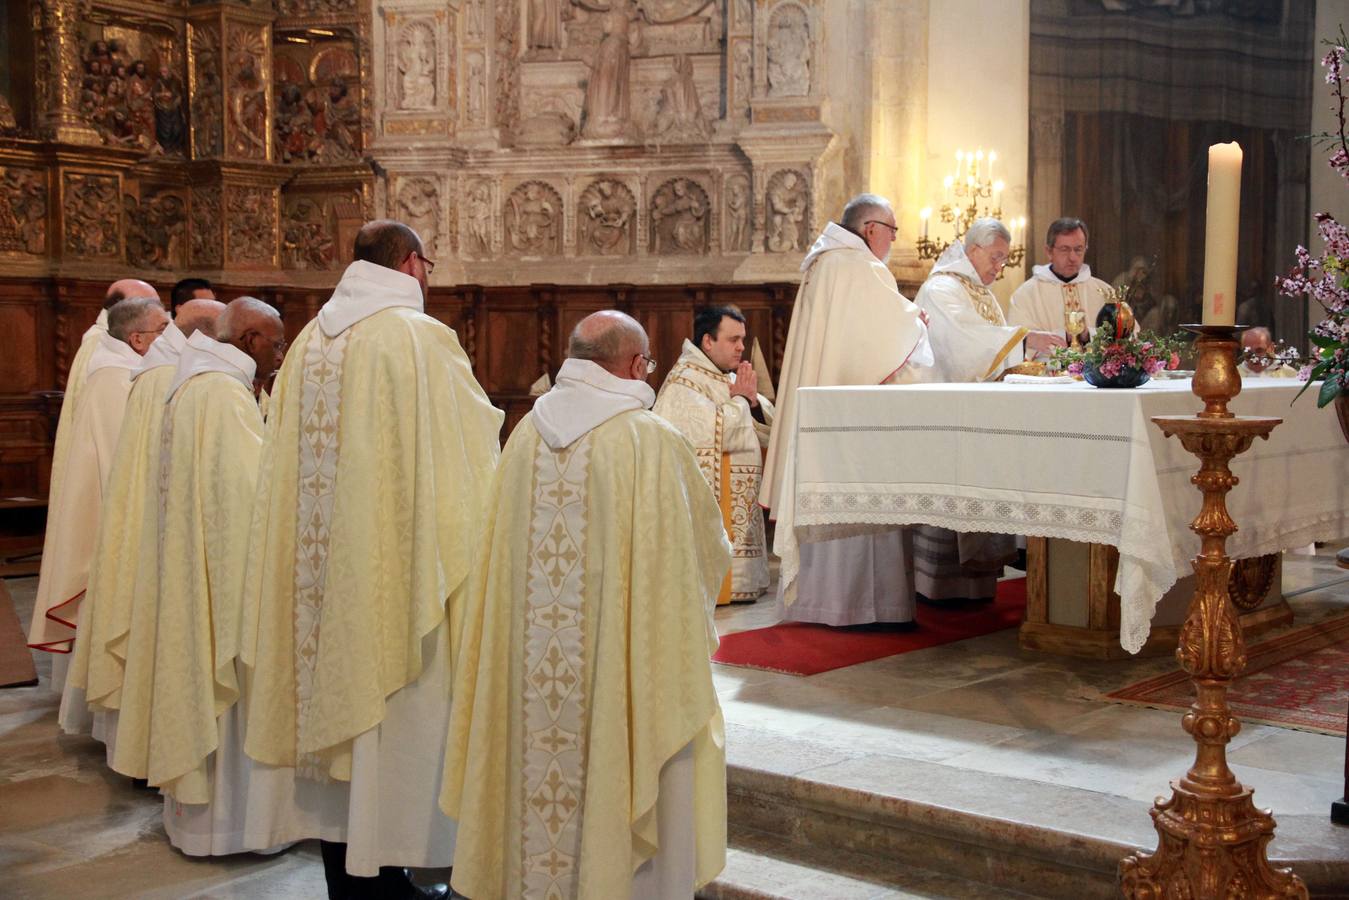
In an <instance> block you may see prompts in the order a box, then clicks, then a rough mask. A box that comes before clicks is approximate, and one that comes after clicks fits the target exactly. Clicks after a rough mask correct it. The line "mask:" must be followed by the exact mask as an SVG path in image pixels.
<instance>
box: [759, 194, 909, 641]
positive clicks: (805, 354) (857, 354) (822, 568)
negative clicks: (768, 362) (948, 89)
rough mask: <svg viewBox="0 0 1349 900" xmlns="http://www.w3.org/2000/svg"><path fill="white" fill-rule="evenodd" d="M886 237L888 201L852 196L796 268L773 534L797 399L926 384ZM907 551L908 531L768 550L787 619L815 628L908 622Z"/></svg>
mask: <svg viewBox="0 0 1349 900" xmlns="http://www.w3.org/2000/svg"><path fill="white" fill-rule="evenodd" d="M895 232H896V225H895V213H894V210H893V209H892V208H891V206H890V201H889V200H886V199H885V198H884V197H880V196H878V195H876V194H860V195H858V196H857V197H854V198H853V199H852V200H851V201H849V203H848V205H847V206H846V207H845V208H844V210H843V216H842V218H841V220H840V221H839V222H837V223H835V222H830V223H829V224H828V225H826V226H825V229H824V231H823V233H821V234H820V236H819V238H817V239H816V241H815V245H814V246H813V247H812V248H811V250H810V252H809V253H808V254H807V255H806V258H805V260H804V261H803V262H802V263H801V272H802V279H801V288H800V290H799V291H798V292H797V295H796V305H795V306H794V307H793V308H792V321H791V326H790V328H789V329H788V331H787V349H786V353H785V354H784V357H783V361H782V373H781V375H780V377H779V383H778V401H779V402H778V416H777V421H776V422H775V423H774V426H773V434H772V437H771V438H770V439H769V442H768V457H767V461H766V462H765V464H764V490H763V495H762V499H761V500H760V502H761V503H762V504H763V505H764V507H766V508H768V509H770V510H771V511H772V512H771V515H772V517H773V518H774V519H775V520H777V523H778V532H777V533H778V535H779V536H785V534H786V533H787V531H789V530H790V529H791V527H792V522H791V520H792V517H793V511H792V503H793V498H792V496H791V494H790V492H791V485H792V483H793V480H794V478H793V476H792V474H791V472H792V468H791V467H792V463H793V459H792V456H793V454H794V453H795V446H794V434H793V432H794V431H795V427H796V392H797V390H798V389H799V388H803V387H818V386H824V385H877V384H912V383H918V382H923V381H930V380H933V377H934V374H935V373H934V369H933V365H934V360H933V354H932V347H931V346H930V344H929V343H928V327H927V324H926V321H925V318H926V317H925V316H924V315H923V314H922V312H921V311H920V310H919V309H918V307H917V306H915V305H914V304H913V303H911V302H910V301H909V299H908V298H907V297H905V296H904V295H903V294H901V293H900V292H899V288H898V285H896V283H895V276H894V275H892V274H891V273H890V270H889V268H888V267H887V266H886V265H885V259H886V258H887V257H888V256H889V255H890V246H891V244H893V243H894V240H895ZM908 541H909V538H908V534H907V531H906V530H905V529H901V528H894V529H890V530H887V531H884V532H881V533H879V534H868V535H861V536H858V537H848V538H840V539H837V540H832V541H820V542H815V543H803V544H801V549H800V558H799V560H798V559H797V558H796V557H795V556H794V555H793V554H792V550H791V548H790V547H789V546H787V542H786V541H785V540H783V539H778V540H776V545H775V546H774V548H773V549H774V550H775V551H776V552H777V554H778V555H779V556H780V557H782V572H783V574H782V579H781V584H780V587H779V591H780V593H781V594H782V597H783V600H784V603H785V607H786V608H785V612H784V615H785V616H786V617H787V618H788V619H791V620H795V621H800V622H816V623H820V624H824V625H864V624H870V623H873V622H889V623H895V624H903V623H907V622H912V621H913V617H914V595H913V568H912V561H911V559H910V553H909V551H908ZM784 554H787V555H785V556H784ZM798 567H799V575H798V574H796V573H797V570H798Z"/></svg>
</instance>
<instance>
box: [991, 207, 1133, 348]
mask: <svg viewBox="0 0 1349 900" xmlns="http://www.w3.org/2000/svg"><path fill="white" fill-rule="evenodd" d="M1086 255H1087V225H1086V223H1085V222H1083V221H1082V220H1081V219H1074V218H1062V219H1055V220H1054V221H1053V222H1052V223H1050V226H1049V231H1048V232H1047V233H1046V235H1045V256H1046V257H1047V258H1048V260H1049V262H1048V264H1047V265H1040V266H1035V267H1034V268H1033V269H1031V277H1030V278H1029V279H1028V280H1026V281H1024V282H1022V284H1021V286H1020V287H1018V288H1017V289H1016V290H1015V291H1013V292H1012V301H1011V305H1010V307H1009V308H1008V310H1007V323H1008V324H1009V325H1021V326H1024V327H1025V328H1027V329H1029V331H1030V333H1029V334H1027V335H1026V348H1025V349H1026V357H1027V358H1037V357H1038V358H1045V357H1049V356H1050V355H1052V353H1053V349H1054V347H1061V346H1064V345H1065V344H1066V343H1067V342H1066V341H1065V340H1064V339H1063V338H1064V336H1065V335H1067V334H1068V325H1067V323H1068V322H1069V314H1070V313H1073V312H1079V313H1082V316H1081V317H1080V318H1081V322H1082V329H1081V331H1079V332H1078V333H1077V334H1076V335H1069V336H1073V337H1077V338H1078V340H1079V341H1081V342H1082V343H1086V342H1087V341H1088V340H1090V339H1091V335H1093V334H1095V332H1096V317H1097V316H1098V315H1100V312H1101V307H1103V306H1105V305H1106V304H1107V303H1113V302H1114V296H1113V291H1112V289H1111V287H1110V285H1108V284H1106V283H1105V282H1104V281H1102V280H1101V279H1099V278H1094V277H1092V274H1091V266H1089V265H1087V264H1086V262H1085V260H1086ZM1037 332H1039V334H1037ZM1051 338H1058V340H1052V339H1051Z"/></svg>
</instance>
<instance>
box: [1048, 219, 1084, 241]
mask: <svg viewBox="0 0 1349 900" xmlns="http://www.w3.org/2000/svg"><path fill="white" fill-rule="evenodd" d="M1074 231H1080V232H1082V237H1083V238H1084V239H1085V240H1088V241H1090V240H1091V235H1090V234H1089V233H1088V232H1087V223H1086V222H1083V221H1082V220H1081V219H1078V218H1074V217H1073V216H1064V217H1063V218H1061V219H1055V220H1054V221H1052V222H1050V223H1049V230H1048V231H1046V232H1045V246H1046V247H1053V246H1054V240H1055V239H1056V238H1058V236H1059V235H1061V234H1072V233H1073V232H1074Z"/></svg>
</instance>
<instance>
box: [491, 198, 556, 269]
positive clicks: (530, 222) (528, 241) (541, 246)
mask: <svg viewBox="0 0 1349 900" xmlns="http://www.w3.org/2000/svg"><path fill="white" fill-rule="evenodd" d="M502 214H503V218H504V224H505V229H506V243H507V245H508V246H509V248H510V249H511V250H512V251H514V252H517V253H523V254H526V255H529V256H546V255H556V254H558V253H561V252H562V197H561V196H560V195H559V194H558V192H557V191H556V190H554V189H553V188H552V187H551V186H550V185H547V184H544V183H543V182H542V181H526V182H525V183H524V184H522V185H520V186H519V187H517V188H516V189H515V190H513V191H511V195H510V196H509V197H507V198H506V205H505V208H504V209H503V211H502Z"/></svg>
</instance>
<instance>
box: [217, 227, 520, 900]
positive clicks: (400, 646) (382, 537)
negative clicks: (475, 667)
mask: <svg viewBox="0 0 1349 900" xmlns="http://www.w3.org/2000/svg"><path fill="white" fill-rule="evenodd" d="M423 251H424V248H423V246H422V243H421V239H420V238H419V237H418V236H417V235H416V233H415V232H414V231H412V230H411V229H410V228H408V227H407V226H406V225H403V224H402V223H398V222H392V221H388V220H380V221H376V222H370V223H367V224H366V225H365V226H363V227H362V228H361V231H360V232H359V234H358V236H357V238H356V246H355V251H354V256H355V257H356V261H355V262H353V263H351V264H350V265H349V266H348V267H347V268H346V270H345V271H344V272H343V274H342V279H341V281H340V282H339V283H338V285H337V288H336V290H335V291H334V292H333V295H332V297H331V298H329V299H328V301H327V302H326V303H325V304H324V305H323V307H322V309H320V310H319V314H318V316H317V318H316V319H315V320H314V321H312V322H310V323H309V324H308V325H307V326H305V328H304V330H302V331H301V332H300V334H299V335H298V336H297V337H296V339H295V341H294V343H293V344H292V346H291V348H290V351H289V353H288V354H287V355H286V361H285V363H284V364H283V365H282V367H281V369H280V371H279V372H278V374H277V377H276V382H275V387H274V390H273V393H272V400H271V404H270V407H269V410H268V415H267V437H266V443H265V445H264V448H263V456H262V463H261V468H260V470H259V475H258V491H257V497H256V501H255V509H254V517H253V524H252V533H251V539H250V549H249V553H248V561H247V574H246V576H245V582H244V610H243V621H244V631H243V637H242V639H241V647H240V654H241V657H242V659H243V661H244V663H245V664H246V665H248V666H249V667H250V669H251V670H252V679H253V681H252V683H253V689H252V690H251V691H250V692H249V693H248V696H247V698H246V700H247V703H246V713H247V726H246V728H245V744H244V749H245V751H246V752H247V753H248V755H249V756H250V757H251V758H252V759H253V760H255V761H257V762H260V763H265V764H267V765H270V766H281V767H293V768H295V769H296V770H297V771H296V778H295V789H294V793H293V796H291V797H288V798H284V805H285V806H286V809H285V810H284V811H269V812H268V815H270V816H271V817H272V818H271V820H270V824H269V825H268V826H267V827H269V828H271V829H272V831H271V834H272V838H273V840H272V841H271V843H273V844H279V843H282V842H285V841H292V840H301V839H304V838H311V837H319V838H321V839H322V840H323V841H324V842H326V843H328V844H333V845H337V846H335V847H329V848H325V872H326V874H327V876H328V879H329V884H330V886H332V887H333V889H334V890H335V891H336V892H338V893H341V892H345V891H348V890H349V889H350V887H349V886H348V885H346V884H343V883H341V882H342V881H343V880H344V879H345V878H346V877H348V876H360V877H366V876H370V877H374V876H377V875H378V873H379V869H380V867H381V866H390V867H392V866H413V867H426V866H448V865H451V864H452V863H453V860H454V822H453V821H451V820H449V819H447V818H446V817H445V816H444V815H443V814H441V812H440V811H439V809H438V808H437V807H436V804H435V798H436V795H437V794H438V793H439V787H440V769H441V766H440V761H441V757H442V753H441V750H442V748H443V741H444V735H445V724H446V722H447V720H448V717H449V706H450V695H449V673H450V671H451V662H452V656H451V654H452V653H453V650H454V648H455V647H456V646H457V644H458V642H457V640H456V639H455V636H454V634H453V633H452V626H453V620H452V617H451V616H450V614H449V610H450V609H451V608H452V607H453V605H454V602H455V601H454V598H455V595H456V593H457V592H458V591H459V590H460V589H461V588H462V586H463V584H464V580H465V579H466V577H467V576H468V571H469V568H470V566H471V564H472V563H473V561H474V558H475V553H476V550H477V542H478V537H479V533H480V531H481V528H482V514H483V508H484V504H485V500H486V496H487V489H488V485H489V484H490V481H491V474H492V471H493V470H494V469H495V468H496V460H497V455H498V453H499V451H500V443H499V437H498V435H499V433H500V429H501V423H502V419H503V416H502V413H501V412H500V411H499V410H497V409H495V408H494V407H493V406H492V405H491V403H490V402H489V401H488V399H487V395H486V394H485V393H484V392H483V390H482V387H481V386H480V385H479V384H478V382H477V381H476V380H475V379H474V377H473V369H472V365H471V363H470V362H469V359H468V356H467V354H465V353H464V351H463V349H462V348H461V347H460V345H459V341H458V338H457V337H456V336H455V334H454V332H453V331H452V330H451V329H450V328H448V327H446V326H445V325H444V324H443V323H441V322H439V321H437V320H436V319H433V318H432V317H430V316H428V315H426V314H425V313H424V312H423V311H422V310H423V304H424V302H425V289H426V276H427V272H429V271H430V267H431V265H433V263H431V261H430V260H427V259H426V258H425V256H424V253H423ZM343 843H345V844H346V846H345V847H342V846H341V844H343ZM329 851H331V852H329Z"/></svg>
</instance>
